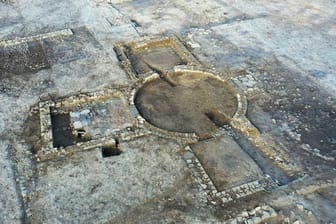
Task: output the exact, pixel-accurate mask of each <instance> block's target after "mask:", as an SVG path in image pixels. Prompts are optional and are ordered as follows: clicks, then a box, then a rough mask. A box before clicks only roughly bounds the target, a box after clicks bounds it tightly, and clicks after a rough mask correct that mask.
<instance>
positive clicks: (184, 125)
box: [134, 71, 238, 138]
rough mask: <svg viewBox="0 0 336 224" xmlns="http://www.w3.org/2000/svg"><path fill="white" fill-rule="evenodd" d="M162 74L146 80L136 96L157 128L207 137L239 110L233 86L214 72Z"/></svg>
mask: <svg viewBox="0 0 336 224" xmlns="http://www.w3.org/2000/svg"><path fill="white" fill-rule="evenodd" d="M160 77H161V78H160ZM160 77H158V78H155V79H153V80H151V81H148V82H147V83H145V84H144V85H143V86H142V87H141V88H140V89H139V90H138V91H137V93H136V95H135V98H134V103H135V105H136V107H137V108H138V110H139V113H140V114H141V116H142V117H144V118H145V119H146V120H147V121H148V122H149V123H150V124H152V125H154V126H156V127H158V128H161V129H165V130H168V131H172V132H182V133H196V134H197V135H198V136H199V137H200V138H208V137H210V136H211V135H212V134H213V133H214V132H215V131H216V130H217V128H218V127H220V126H223V125H225V124H228V123H229V122H230V119H231V118H232V117H233V116H234V114H235V113H236V111H237V105H238V102H237V97H236V93H235V91H234V89H233V88H232V87H231V86H230V85H229V84H228V83H227V82H225V81H223V80H221V79H219V78H218V77H217V76H215V75H212V74H210V73H206V72H201V71H190V72H188V71H183V72H174V73H166V74H163V75H161V76H160Z"/></svg>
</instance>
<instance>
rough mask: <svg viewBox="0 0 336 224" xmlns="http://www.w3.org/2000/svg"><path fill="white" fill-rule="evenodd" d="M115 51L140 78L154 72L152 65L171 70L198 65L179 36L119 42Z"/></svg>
mask: <svg viewBox="0 0 336 224" xmlns="http://www.w3.org/2000/svg"><path fill="white" fill-rule="evenodd" d="M115 51H116V53H117V55H118V57H119V60H120V61H121V63H122V65H123V66H124V68H125V70H126V71H127V73H128V74H129V75H130V76H131V77H134V78H140V77H142V76H146V75H148V73H151V72H153V70H152V69H151V66H153V67H157V68H160V69H162V70H171V69H173V68H174V66H177V65H198V64H199V62H198V60H197V59H196V58H195V57H194V56H193V55H192V54H191V53H190V52H189V51H188V49H187V48H186V47H185V46H184V45H183V43H182V41H180V40H179V38H177V37H175V36H174V37H169V38H167V37H166V38H161V39H150V40H141V41H138V42H131V43H127V44H122V43H121V44H118V45H117V46H116V47H115Z"/></svg>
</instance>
